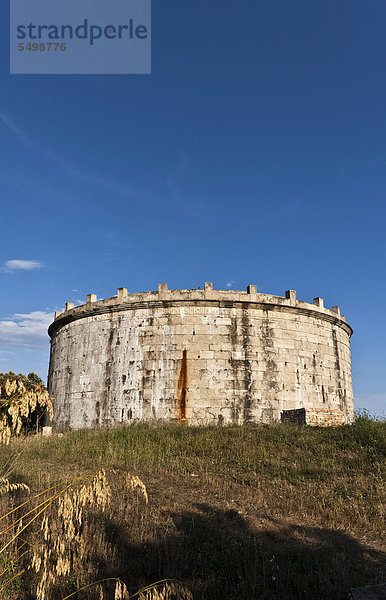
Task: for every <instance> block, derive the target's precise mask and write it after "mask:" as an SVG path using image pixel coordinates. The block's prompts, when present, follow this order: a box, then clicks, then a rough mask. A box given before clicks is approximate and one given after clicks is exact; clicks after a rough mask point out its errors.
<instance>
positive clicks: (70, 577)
mask: <svg viewBox="0 0 386 600" xmlns="http://www.w3.org/2000/svg"><path fill="white" fill-rule="evenodd" d="M15 452H16V453H18V452H20V454H19V456H18V457H17V458H15V459H14V474H13V477H14V479H15V481H19V482H23V483H24V484H26V485H28V486H29V487H30V489H31V492H32V493H39V492H40V491H42V490H45V489H47V488H49V487H51V486H52V485H55V484H58V483H60V482H62V481H63V480H66V479H69V478H74V477H75V476H77V475H82V474H84V473H86V472H96V471H100V469H102V468H103V469H105V472H106V474H107V476H108V478H109V482H110V483H109V486H110V487H109V493H110V496H109V500H108V503H107V504H106V505H105V507H104V509H103V511H102V510H101V508H100V506H98V505H97V504H95V505H91V504H90V505H89V507H88V509H87V510H86V508H84V509H83V510H84V514H85V515H86V514H87V515H88V516H87V518H86V517H85V521H84V525H83V526H82V527H83V529H82V531H81V532H80V533H79V535H81V536H83V537H82V538H81V539H82V544H83V545H84V547H85V548H87V550H85V556H84V558H86V559H87V560H85V561H83V564H82V560H81V557H80V556H79V553H78V555H77V557H78V558H77V560H78V562H79V564H77V565H74V566H73V567H72V569H73V572H71V573H70V574H66V575H65V576H63V577H59V578H57V581H59V583H58V582H57V583H55V585H53V587H52V590H51V592H50V594H51V595H50V596H48V600H51V598H55V599H58V600H59V599H62V598H64V597H66V595H68V594H70V593H71V592H73V591H75V590H76V589H77V586H79V583H82V582H83V583H84V584H87V583H88V582H91V581H97V580H98V579H102V578H120V579H122V581H123V582H124V583H125V584H126V585H127V588H128V590H129V592H130V594H134V593H135V592H136V591H137V590H139V589H140V588H141V587H143V586H145V585H147V584H149V583H152V582H155V581H158V580H161V579H172V580H178V581H179V582H181V583H182V584H183V586H184V587H185V588H187V589H189V590H190V591H191V593H192V594H193V598H195V599H206V600H216V599H225V598H226V599H241V598H242V599H251V600H252V599H254V600H255V599H260V598H261V599H264V600H273V599H277V600H295V599H296V600H313V599H315V600H339V599H342V600H343V599H344V598H345V590H347V589H348V588H350V587H358V586H363V585H366V584H375V583H379V582H381V581H382V580H384V579H385V573H384V571H383V569H384V565H385V562H384V558H385V557H384V555H383V554H382V551H381V549H382V534H383V533H384V521H383V502H384V465H385V423H383V422H376V421H373V420H371V419H369V418H367V417H366V416H362V417H360V418H358V419H357V420H356V422H355V424H354V425H352V426H343V427H337V428H333V429H332V428H331V429H322V428H309V427H305V426H304V427H294V426H284V425H275V426H248V427H236V426H234V427H224V428H214V427H205V428H188V427H178V426H149V425H145V424H138V425H133V426H130V427H119V428H114V429H113V428H112V429H105V430H99V431H77V432H75V431H74V432H69V433H67V434H65V435H63V436H60V435H54V436H52V437H51V438H47V439H46V438H39V437H31V438H28V439H26V440H15V441H14V442H12V443H11V444H10V445H9V446H7V447H2V448H0V461H1V464H5V463H6V461H8V460H9V457H10V455H11V454H14V453H15ZM128 473H130V477H131V479H130V477H129V479H128V475H127V474H128ZM132 477H139V478H140V480H141V481H142V482H144V484H145V486H146V491H147V494H148V497H149V502H148V504H146V502H145V500H144V497H143V494H142V493H137V492H136V493H134V492H133V491H132V490H131V487H130V485H131V486H132V484H130V485H128V481H133V479H132ZM134 481H135V480H134ZM129 488H130V489H129ZM19 493H20V494H23V491H20V492H19ZM21 499H22V496H21V498H20V501H21ZM9 501H10V496H9V495H8V496H4V497H3V510H5V506H4V502H9ZM13 502H15V501H13ZM54 506H55V504H53V505H52V506H51V507H50V509H49V510H50V511H51V512H50V513H49V514H50V517H49V521H50V522H51V523H52V524H53V523H54V522H55V518H56V514H55V510H56V511H57V509H55V508H54ZM34 525H36V532H37V533H38V532H39V526H38V520H36V522H35V523H34ZM47 527H48V525H47ZM54 529H55V528H53V531H54ZM36 532H35V533H36ZM31 535H32V533H31ZM49 535H50V536H51V537H50V538H49V539H50V540H51V543H52V544H54V542H53V541H52V540H53V539H54V538H53V537H52V536H53V535H54V534H53V533H50V534H49ZM57 535H60V532H59V530H58V531H57ZM71 548H72V546H71V544H70V547H69V549H68V551H67V558H68V554H69V553H70V552H72V553H74V552H75V550H74V548H72V549H71ZM75 554H76V553H75ZM74 556H75V555H74ZM24 560H28V555H26V558H25V559H24ZM50 560H54V559H53V558H52V557H51V558H50ZM47 564H48V563H47ZM55 564H56V563H55ZM16 568H17V567H15V569H16ZM15 573H16V571H15ZM36 582H37V579H36V574H32V573H30V572H29V571H27V574H24V575H23V576H21V577H20V578H19V579H15V582H14V583H13V584H12V585H13V587H12V586H11V587H10V588H9V589H10V591H9V596H8V597H9V598H10V599H12V600H13V599H16V598H18V599H20V600H29V599H31V598H35V597H36V596H34V589H35V588H34V586H35V587H36V585H37V583H36ZM15 586H17V587H15ZM106 589H107V588H106ZM181 589H183V588H181ZM100 593H101V590H100V589H99V588H98V589H97V588H96V587H94V588H87V589H86V590H84V591H83V592H80V593H79V594H78V595H77V596H74V597H77V598H90V599H91V598H101V597H102V596H100V595H98V594H100ZM104 593H105V596H104V598H106V599H107V598H111V599H112V598H114V592H113V591H110V592H109V591H108V589H107V591H106V590H105V592H104ZM109 593H110V594H111V595H108V594H109ZM12 594H13V595H12ZM184 594H186V592H184V591H182V592H180V596H178V594H177V595H173V594H171V595H170V594H169V596H167V594H166V596H165V597H170V598H172V597H173V598H174V597H181V598H182V597H188V596H187V595H185V596H184ZM117 597H118V596H117ZM122 597H124V596H122ZM143 597H146V596H143ZM148 597H149V598H150V597H154V598H155V597H156V596H150V595H149V596H148Z"/></svg>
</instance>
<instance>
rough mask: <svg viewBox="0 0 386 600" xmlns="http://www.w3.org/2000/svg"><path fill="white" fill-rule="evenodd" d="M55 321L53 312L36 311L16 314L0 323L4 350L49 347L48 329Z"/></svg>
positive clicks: (1, 344) (0, 340)
mask: <svg viewBox="0 0 386 600" xmlns="http://www.w3.org/2000/svg"><path fill="white" fill-rule="evenodd" d="M52 321H53V315H52V313H51V312H49V313H48V312H43V311H34V312H30V313H24V314H15V315H13V316H12V317H10V318H9V319H6V320H3V321H0V346H1V347H2V348H14V347H16V348H25V349H43V348H46V347H47V343H48V339H49V338H48V334H47V329H48V326H49V325H50V323H52Z"/></svg>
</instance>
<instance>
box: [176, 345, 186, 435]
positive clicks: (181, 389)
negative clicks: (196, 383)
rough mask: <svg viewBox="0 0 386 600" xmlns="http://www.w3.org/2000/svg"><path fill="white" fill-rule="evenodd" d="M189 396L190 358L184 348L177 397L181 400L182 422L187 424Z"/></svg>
mask: <svg viewBox="0 0 386 600" xmlns="http://www.w3.org/2000/svg"><path fill="white" fill-rule="evenodd" d="M187 396H188V359H187V351H186V350H183V352H182V360H181V367H180V376H179V378H178V389H177V398H178V402H179V411H180V422H181V423H182V424H183V425H186V424H187V422H188V420H187V418H186V404H187V399H188V398H187Z"/></svg>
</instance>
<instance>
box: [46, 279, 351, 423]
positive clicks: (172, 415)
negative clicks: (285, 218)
mask: <svg viewBox="0 0 386 600" xmlns="http://www.w3.org/2000/svg"><path fill="white" fill-rule="evenodd" d="M55 317H56V318H55V321H54V323H52V325H51V326H50V328H49V333H50V335H51V337H52V342H51V361H50V373H49V391H50V393H51V395H52V397H53V403H54V422H55V424H56V426H57V427H58V428H65V427H68V426H70V427H73V428H81V427H94V426H98V425H105V424H113V423H129V422H132V421H133V420H168V421H173V420H174V421H181V422H183V423H187V424H204V423H219V424H222V423H244V422H248V421H258V422H264V423H269V422H273V421H279V420H280V417H281V413H282V411H284V410H294V409H299V408H304V409H305V411H306V422H307V423H309V424H315V425H319V424H325V425H330V424H338V422H339V423H340V422H348V421H350V420H351V419H352V417H353V396H352V385H351V363H350V345H349V338H350V335H351V333H352V330H351V328H350V326H349V325H347V323H346V321H345V319H344V317H343V316H341V315H340V312H339V308H338V307H333V309H331V310H328V309H326V308H324V307H323V300H322V299H321V298H315V300H314V304H308V303H306V302H299V301H297V300H296V293H295V292H293V291H291V290H290V291H288V292H286V297H279V296H269V295H267V294H260V293H257V292H256V287H255V286H249V287H248V291H247V292H234V291H221V290H213V289H212V284H205V289H204V290H173V291H169V290H168V289H167V286H166V285H165V284H161V285H160V286H159V290H158V291H157V292H145V293H141V294H127V290H126V289H124V288H120V289H119V290H118V294H117V296H116V297H114V298H109V299H107V300H102V301H99V302H98V301H97V300H96V297H95V296H94V295H93V294H90V295H89V296H88V297H87V304H85V305H83V306H79V307H76V308H74V307H73V305H72V304H66V310H65V312H63V313H56V315H55Z"/></svg>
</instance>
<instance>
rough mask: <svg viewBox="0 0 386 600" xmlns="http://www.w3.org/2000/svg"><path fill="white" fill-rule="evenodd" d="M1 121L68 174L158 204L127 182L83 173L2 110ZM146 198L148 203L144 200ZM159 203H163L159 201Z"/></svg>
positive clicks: (26, 145) (129, 196)
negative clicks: (30, 134) (42, 143)
mask: <svg viewBox="0 0 386 600" xmlns="http://www.w3.org/2000/svg"><path fill="white" fill-rule="evenodd" d="M0 122H2V123H3V125H5V126H6V127H7V128H8V130H9V131H10V132H11V133H13V135H15V136H16V137H17V139H18V140H19V142H20V143H21V144H22V145H23V146H25V147H27V148H33V150H34V151H35V152H38V153H39V154H41V155H42V156H44V157H45V158H46V159H47V160H49V161H50V162H51V163H53V164H54V165H56V166H57V167H59V168H60V169H61V170H62V171H64V172H65V173H66V174H68V175H71V176H72V177H74V178H75V179H77V180H79V181H82V182H84V183H88V184H91V185H95V186H97V187H103V188H105V189H107V190H109V191H111V192H115V193H118V194H120V195H122V196H125V197H126V198H130V200H132V201H133V202H135V203H137V204H139V205H141V206H144V205H147V206H149V204H153V205H154V204H157V203H156V202H154V199H153V200H152V199H151V198H150V197H148V196H147V195H146V194H144V193H143V192H141V191H140V190H135V189H134V187H132V186H130V185H128V184H127V183H125V182H119V181H115V180H113V179H109V178H107V177H103V176H102V177H101V176H100V175H90V174H87V173H83V172H81V171H79V169H77V168H76V167H75V166H74V165H72V164H71V163H70V162H69V161H67V160H64V159H63V158H61V157H60V156H58V155H57V154H55V153H54V152H52V151H51V150H48V149H47V148H45V147H43V146H42V145H41V144H39V143H38V142H36V140H34V139H33V138H31V137H30V136H29V135H28V134H27V133H26V132H25V131H24V130H23V129H22V128H21V127H19V125H17V124H16V123H15V122H14V121H12V120H11V119H10V118H9V117H8V116H7V115H6V114H4V113H3V112H1V111H0ZM145 200H146V203H144V201H145ZM158 204H160V206H161V203H160V202H159V203H158Z"/></svg>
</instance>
